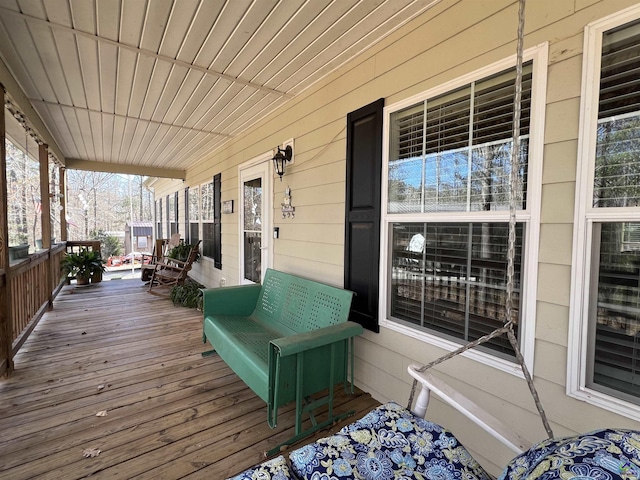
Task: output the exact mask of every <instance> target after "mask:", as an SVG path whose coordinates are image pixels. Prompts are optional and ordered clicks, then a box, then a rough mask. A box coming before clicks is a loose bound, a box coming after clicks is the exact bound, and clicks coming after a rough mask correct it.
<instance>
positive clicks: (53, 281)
mask: <svg viewBox="0 0 640 480" xmlns="http://www.w3.org/2000/svg"><path fill="white" fill-rule="evenodd" d="M80 247H88V248H90V249H94V248H96V249H100V242H99V241H98V242H93V241H90V242H62V243H58V244H56V245H52V246H51V248H50V249H47V250H42V251H39V252H36V253H34V254H32V255H29V256H28V257H27V258H25V259H22V260H18V261H14V262H11V265H10V266H9V269H8V270H7V271H5V270H0V293H2V295H0V296H2V298H3V299H5V301H6V299H7V297H8V298H9V299H10V309H9V312H10V321H9V322H7V323H8V328H10V329H11V332H7V334H5V335H3V337H4V339H6V340H9V339H10V341H11V345H10V346H9V345H6V344H5V345H4V346H3V348H2V350H4V351H5V352H7V353H8V356H4V355H5V354H3V356H4V358H2V359H0V375H4V374H7V373H8V372H10V371H11V369H12V368H13V367H12V364H13V357H14V356H15V355H16V353H17V352H18V350H19V349H20V347H21V346H22V345H23V344H24V342H25V341H26V339H27V338H28V337H29V334H30V333H31V332H32V331H33V329H34V328H35V327H36V325H37V324H38V321H39V320H40V318H41V317H42V315H43V314H44V312H45V311H46V310H47V309H49V308H51V307H52V305H53V299H54V298H55V296H56V295H57V294H58V292H59V291H60V289H61V288H62V286H63V285H64V284H65V281H66V277H65V276H64V275H63V274H62V272H61V270H60V264H61V261H62V258H63V257H64V255H65V252H66V251H67V250H70V251H73V250H74V248H80ZM0 340H1V339H0ZM7 343H8V342H7Z"/></svg>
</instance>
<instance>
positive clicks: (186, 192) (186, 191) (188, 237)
mask: <svg viewBox="0 0 640 480" xmlns="http://www.w3.org/2000/svg"><path fill="white" fill-rule="evenodd" d="M189 220H190V218H189V187H186V188H185V189H184V241H185V242H186V243H191V229H190V228H189Z"/></svg>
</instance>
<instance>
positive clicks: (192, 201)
mask: <svg viewBox="0 0 640 480" xmlns="http://www.w3.org/2000/svg"><path fill="white" fill-rule="evenodd" d="M199 197H200V190H199V188H198V187H192V188H190V189H189V198H188V202H189V241H190V243H191V244H194V243H197V242H198V240H200V208H199V206H200V203H199Z"/></svg>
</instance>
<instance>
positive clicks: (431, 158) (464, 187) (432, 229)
mask: <svg viewBox="0 0 640 480" xmlns="http://www.w3.org/2000/svg"><path fill="white" fill-rule="evenodd" d="M545 52H546V47H541V48H539V49H534V50H531V51H529V52H527V56H526V57H525V58H526V60H527V61H526V62H525V64H524V67H523V95H522V103H521V112H522V120H521V124H520V137H519V140H520V151H519V160H520V170H519V172H518V186H517V202H516V203H517V214H516V221H517V226H516V252H515V278H514V302H515V303H516V305H515V308H514V309H513V312H512V315H513V316H514V318H513V320H514V321H515V324H516V330H520V331H521V333H520V336H521V337H522V331H523V330H522V328H523V326H522V321H523V319H524V318H525V313H527V318H531V319H533V316H534V313H535V311H534V308H535V301H534V298H533V295H534V294H535V291H534V290H535V278H536V275H535V271H533V270H535V269H533V268H530V269H527V268H526V265H533V264H534V262H533V261H532V259H527V258H526V257H525V256H524V252H526V251H528V252H534V251H535V250H537V243H536V242H537V232H538V228H539V227H538V215H539V213H538V209H539V187H540V180H539V179H540V165H541V162H540V160H538V161H536V162H534V161H533V160H532V157H531V155H530V150H531V149H532V145H534V144H537V145H536V148H537V151H538V152H539V151H540V145H541V141H542V132H541V131H540V132H535V133H536V135H533V133H534V132H532V131H531V130H532V125H533V124H534V117H535V116H537V117H538V122H540V120H541V117H542V111H543V109H544V98H543V95H542V94H540V93H539V92H544V89H543V88H542V87H541V85H542V83H544V80H543V79H544V76H545V75H546V72H543V71H542V70H543V69H544V66H545V65H546V61H545V59H544V56H545ZM534 63H535V69H534ZM538 65H541V66H540V67H539V66H538ZM534 70H536V72H535V75H534ZM537 70H540V71H539V72H537ZM515 76H516V74H515V67H513V66H510V65H508V64H507V63H506V62H501V63H500V64H496V65H495V66H492V67H489V68H487V69H485V70H484V71H483V72H479V73H475V74H472V75H469V76H468V77H466V78H465V79H461V80H460V81H458V82H456V84H455V85H451V86H450V88H446V87H442V88H439V89H435V90H433V91H431V92H427V93H425V94H423V95H421V96H419V97H414V99H410V100H408V101H405V102H402V103H401V104H397V105H391V106H389V107H387V108H386V109H385V111H386V112H385V113H386V115H385V121H386V122H387V131H386V139H385V142H386V145H387V152H386V156H387V158H386V162H385V165H386V174H387V175H386V184H387V185H386V187H387V188H386V192H385V193H386V212H385V214H384V222H385V225H386V231H387V238H388V241H387V245H386V246H385V247H383V249H384V250H386V252H384V251H383V255H384V254H386V256H387V259H388V261H387V262H384V263H386V264H387V265H388V267H387V270H386V272H384V276H385V277H386V282H383V283H386V289H387V291H386V292H385V294H384V295H381V298H382V297H386V304H385V305H384V308H385V309H386V318H387V320H386V321H384V322H383V323H384V324H385V325H386V326H388V327H390V328H394V329H398V330H400V331H403V332H405V333H407V334H410V335H413V336H417V337H418V338H422V339H424V340H426V341H430V342H433V343H436V344H438V345H440V346H442V347H444V348H448V349H451V350H453V349H454V348H457V346H458V345H459V344H460V343H466V342H468V341H472V340H476V339H478V338H480V337H481V336H483V335H486V334H487V333H489V332H491V331H493V330H494V329H495V328H498V327H500V326H502V325H503V323H504V322H505V312H504V304H505V298H506V278H507V276H506V271H507V237H508V222H509V199H510V194H509V191H510V167H511V148H512V135H513V133H512V129H513V97H514V84H515ZM536 82H537V86H536ZM534 91H535V93H534ZM536 94H537V97H534V96H535V95H536ZM534 100H535V103H533V102H534ZM539 124H540V123H539ZM539 130H542V129H539ZM532 181H533V182H534V183H533V185H534V186H533V188H532V187H531V182H532ZM534 243H535V245H534ZM530 255H531V253H530ZM525 274H526V275H527V276H526V278H525ZM525 282H531V284H532V285H533V287H532V288H528V285H529V284H528V283H525ZM526 292H531V293H529V294H528V295H526V294H525V293H526ZM530 323H532V322H530ZM528 328H529V331H530V330H531V328H532V327H531V326H529V327H528ZM530 336H531V337H533V336H532V335H530ZM530 341H532V339H531V340H530ZM522 349H523V351H524V352H525V358H526V360H527V363H528V364H529V366H531V364H532V355H533V353H532V351H533V348H532V346H531V345H530V346H529V347H528V348H527V347H526V346H525V345H523V346H522ZM482 351H483V352H484V353H483V354H481V357H482V356H484V357H483V358H486V357H487V356H488V355H487V353H488V354H489V356H491V357H492V358H499V359H501V360H502V362H501V361H498V362H497V363H498V364H502V365H504V366H505V368H506V369H508V370H509V371H513V369H512V368H511V367H509V365H511V366H512V365H513V360H514V358H515V354H514V352H513V349H512V348H511V346H510V344H509V342H508V340H507V339H506V338H497V339H494V340H492V341H491V342H489V343H487V344H485V347H484V348H483V350H482ZM472 356H473V355H472ZM489 361H491V362H492V361H493V360H489Z"/></svg>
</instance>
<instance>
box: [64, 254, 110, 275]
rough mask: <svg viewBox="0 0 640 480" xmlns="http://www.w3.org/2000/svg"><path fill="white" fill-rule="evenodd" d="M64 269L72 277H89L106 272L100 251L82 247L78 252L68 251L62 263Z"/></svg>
mask: <svg viewBox="0 0 640 480" xmlns="http://www.w3.org/2000/svg"><path fill="white" fill-rule="evenodd" d="M60 266H61V268H62V271H63V272H64V273H65V274H66V275H68V276H71V277H76V278H78V277H81V278H89V277H91V276H92V275H95V274H101V273H103V272H104V264H103V262H102V256H101V255H100V252H99V251H91V250H89V249H86V248H84V249H82V250H80V251H79V252H77V253H75V252H74V253H67V254H66V255H65V256H64V258H63V259H62V261H61V264H60Z"/></svg>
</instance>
